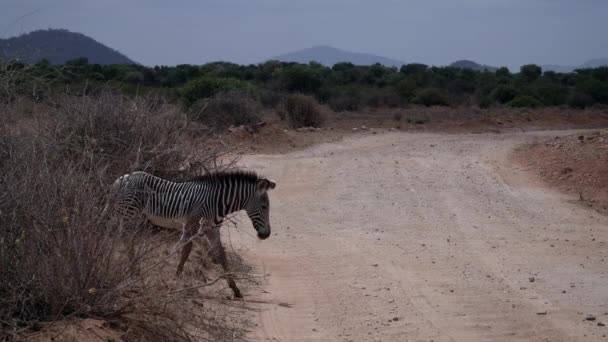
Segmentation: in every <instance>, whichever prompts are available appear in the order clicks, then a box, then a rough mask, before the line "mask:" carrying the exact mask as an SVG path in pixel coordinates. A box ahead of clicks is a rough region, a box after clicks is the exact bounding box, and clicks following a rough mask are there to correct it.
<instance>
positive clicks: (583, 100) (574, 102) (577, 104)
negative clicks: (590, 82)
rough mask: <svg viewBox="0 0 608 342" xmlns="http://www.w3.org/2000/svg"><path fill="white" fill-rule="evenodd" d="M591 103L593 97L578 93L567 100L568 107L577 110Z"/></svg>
mask: <svg viewBox="0 0 608 342" xmlns="http://www.w3.org/2000/svg"><path fill="white" fill-rule="evenodd" d="M593 102H594V101H593V97H591V96H589V95H587V94H583V93H580V92H574V93H572V94H570V96H569V98H568V106H570V107H572V108H577V109H585V108H587V107H589V106H591V105H592V104H593Z"/></svg>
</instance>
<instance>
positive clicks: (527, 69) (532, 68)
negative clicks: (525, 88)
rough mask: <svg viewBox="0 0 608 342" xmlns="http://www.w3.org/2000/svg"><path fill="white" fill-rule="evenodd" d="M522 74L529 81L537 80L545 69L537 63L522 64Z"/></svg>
mask: <svg viewBox="0 0 608 342" xmlns="http://www.w3.org/2000/svg"><path fill="white" fill-rule="evenodd" d="M520 74H521V76H522V77H523V78H524V79H525V80H526V81H528V82H532V81H535V80H537V79H538V78H539V77H540V75H542V74H543V69H542V68H541V67H539V66H538V65H536V64H527V65H522V67H521V68H520Z"/></svg>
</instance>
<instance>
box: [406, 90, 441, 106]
mask: <svg viewBox="0 0 608 342" xmlns="http://www.w3.org/2000/svg"><path fill="white" fill-rule="evenodd" d="M414 103H417V104H421V105H424V106H427V107H431V106H447V105H448V100H447V98H446V97H445V96H444V95H443V94H442V93H441V91H439V90H438V89H435V88H428V89H424V90H422V91H421V92H419V93H418V95H416V97H415V98H414Z"/></svg>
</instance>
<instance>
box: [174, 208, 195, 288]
mask: <svg viewBox="0 0 608 342" xmlns="http://www.w3.org/2000/svg"><path fill="white" fill-rule="evenodd" d="M200 229H201V223H200V222H199V220H196V221H192V222H189V223H188V224H186V225H185V226H184V232H183V233H182V237H181V238H180V240H179V241H178V243H177V244H178V245H181V244H183V242H184V241H185V242H186V244H184V245H183V247H182V253H181V256H180V258H179V264H178V265H177V271H176V272H175V275H176V276H178V277H179V276H180V275H181V274H182V271H183V270H184V264H185V263H186V260H188V257H189V256H190V252H192V246H193V244H194V241H192V240H193V238H194V236H195V235H196V234H198V232H199V231H200ZM176 248H177V245H176Z"/></svg>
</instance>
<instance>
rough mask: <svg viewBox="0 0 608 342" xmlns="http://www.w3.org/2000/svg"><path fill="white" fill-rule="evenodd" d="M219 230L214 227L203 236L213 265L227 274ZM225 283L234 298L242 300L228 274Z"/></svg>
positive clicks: (232, 279) (226, 264)
mask: <svg viewBox="0 0 608 342" xmlns="http://www.w3.org/2000/svg"><path fill="white" fill-rule="evenodd" d="M219 228H220V226H219V225H216V226H214V227H213V228H212V229H207V230H206V231H205V236H206V237H207V240H208V241H209V253H210V254H211V260H212V261H213V262H214V263H216V264H218V265H221V266H222V268H223V269H224V271H225V272H228V260H227V259H226V251H225V250H224V246H223V245H222V240H221V238H220V229H219ZM226 281H227V282H228V286H229V287H230V288H231V289H232V292H233V293H234V298H243V295H242V294H241V290H239V288H238V287H237V286H236V283H235V282H234V278H233V277H232V275H230V274H228V275H227V276H226Z"/></svg>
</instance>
